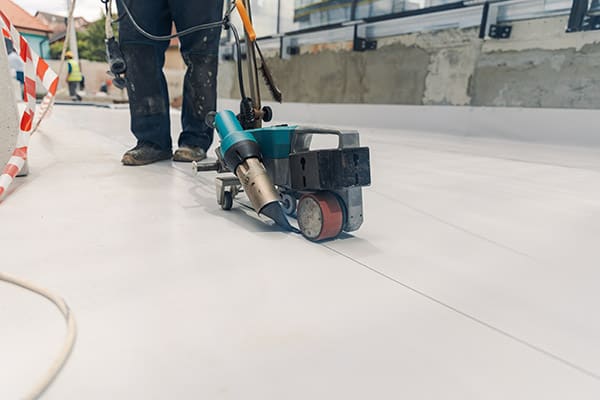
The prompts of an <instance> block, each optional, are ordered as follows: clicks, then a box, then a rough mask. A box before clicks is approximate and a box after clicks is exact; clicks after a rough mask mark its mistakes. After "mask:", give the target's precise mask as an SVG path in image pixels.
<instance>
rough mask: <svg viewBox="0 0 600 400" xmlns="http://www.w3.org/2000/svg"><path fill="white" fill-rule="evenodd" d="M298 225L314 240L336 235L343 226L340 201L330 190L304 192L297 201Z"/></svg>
mask: <svg viewBox="0 0 600 400" xmlns="http://www.w3.org/2000/svg"><path fill="white" fill-rule="evenodd" d="M298 225H299V226H300V230H301V231H302V234H303V235H304V236H305V237H306V238H307V239H309V240H312V241H315V242H318V241H321V240H326V239H333V238H335V237H337V236H338V235H339V234H340V233H342V229H343V227H344V212H343V210H342V206H341V205H340V201H339V200H338V198H337V197H336V196H335V195H334V194H333V193H331V192H318V193H313V194H305V195H304V196H302V198H301V199H300V202H299V203H298Z"/></svg>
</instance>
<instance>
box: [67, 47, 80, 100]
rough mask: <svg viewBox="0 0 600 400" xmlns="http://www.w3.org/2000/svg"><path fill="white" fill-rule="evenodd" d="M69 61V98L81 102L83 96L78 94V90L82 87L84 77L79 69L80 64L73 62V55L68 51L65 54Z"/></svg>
mask: <svg viewBox="0 0 600 400" xmlns="http://www.w3.org/2000/svg"><path fill="white" fill-rule="evenodd" d="M65 58H66V59H67V83H68V84H69V96H71V99H73V101H81V96H80V95H79V94H78V93H77V89H79V87H80V86H81V81H83V75H82V74H81V69H80V68H79V63H78V62H77V61H75V60H73V53H71V52H70V51H67V52H66V53H65Z"/></svg>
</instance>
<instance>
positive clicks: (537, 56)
mask: <svg viewBox="0 0 600 400" xmlns="http://www.w3.org/2000/svg"><path fill="white" fill-rule="evenodd" d="M598 70H600V46H599V45H586V46H584V47H583V48H582V49H581V50H580V51H576V50H575V49H566V50H553V51H547V50H524V51H518V52H517V51H511V52H494V53H488V54H484V55H482V57H481V58H480V59H479V65H478V67H477V69H476V71H475V75H474V77H473V81H472V86H471V92H472V96H473V101H472V103H473V105H492V106H505V107H506V106H509V107H569V108H597V107H598V106H599V105H600V77H599V76H598V72H597V71H598Z"/></svg>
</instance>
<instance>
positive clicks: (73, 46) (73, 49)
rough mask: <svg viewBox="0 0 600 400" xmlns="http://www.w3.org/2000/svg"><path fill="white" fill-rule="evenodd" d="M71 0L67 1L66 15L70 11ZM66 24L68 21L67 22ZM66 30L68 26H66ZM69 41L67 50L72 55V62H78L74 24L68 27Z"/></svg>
mask: <svg viewBox="0 0 600 400" xmlns="http://www.w3.org/2000/svg"><path fill="white" fill-rule="evenodd" d="M71 3H72V0H67V13H68V12H69V10H70V9H71ZM67 23H68V21H67ZM67 28H68V25H67ZM69 35H70V40H69V50H71V53H73V60H75V61H79V50H78V48H77V33H76V32H75V24H71V27H70V32H69Z"/></svg>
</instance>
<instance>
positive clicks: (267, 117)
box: [262, 106, 273, 122]
mask: <svg viewBox="0 0 600 400" xmlns="http://www.w3.org/2000/svg"><path fill="white" fill-rule="evenodd" d="M262 112H263V117H262V120H263V121H265V122H271V120H272V119H273V110H272V109H271V107H269V106H264V107H263V108H262Z"/></svg>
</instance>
